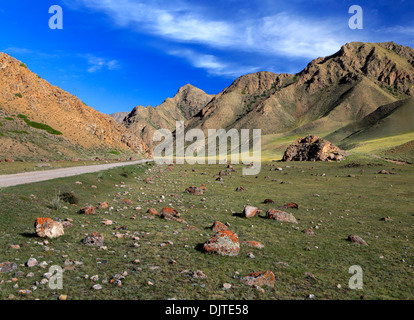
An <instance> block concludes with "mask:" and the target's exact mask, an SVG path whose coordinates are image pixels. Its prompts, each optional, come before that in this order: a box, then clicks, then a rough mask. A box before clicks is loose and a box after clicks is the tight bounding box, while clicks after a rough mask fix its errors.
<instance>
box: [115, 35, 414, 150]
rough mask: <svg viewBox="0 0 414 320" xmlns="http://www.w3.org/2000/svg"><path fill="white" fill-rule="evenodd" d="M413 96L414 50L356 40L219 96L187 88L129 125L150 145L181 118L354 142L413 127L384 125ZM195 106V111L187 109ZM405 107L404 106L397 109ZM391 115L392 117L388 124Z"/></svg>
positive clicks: (245, 80)
mask: <svg viewBox="0 0 414 320" xmlns="http://www.w3.org/2000/svg"><path fill="white" fill-rule="evenodd" d="M183 92H187V98H188V97H189V96H190V97H191V96H192V95H193V94H194V92H197V95H198V97H200V98H199V99H189V101H191V102H192V103H190V104H185V103H183V102H185V101H187V100H186V99H185V98H183V96H184V95H183ZM413 96H414V50H413V49H412V48H410V47H404V46H401V45H397V44H395V43H394V42H385V43H361V42H353V43H347V44H345V45H344V46H342V47H341V49H340V50H339V51H338V52H337V53H335V54H333V55H331V56H328V57H320V58H317V59H315V60H313V61H311V62H310V63H309V64H308V65H307V67H306V68H305V69H304V70H302V71H301V72H299V73H297V74H275V73H272V72H257V73H253V74H247V75H244V76H241V77H240V78H238V79H236V80H235V81H234V82H233V83H232V84H231V85H230V86H229V87H227V88H226V89H224V90H223V91H222V92H220V93H219V94H217V95H215V96H209V95H207V94H205V93H204V92H202V91H201V90H198V89H196V88H194V87H192V86H189V85H187V86H185V87H183V88H181V89H180V91H179V92H178V93H177V95H176V96H175V97H174V98H172V99H167V100H166V101H165V102H164V103H163V104H161V105H160V106H158V107H156V108H152V107H148V108H144V107H136V108H135V109H134V110H133V111H132V112H131V113H130V114H129V116H127V118H125V120H124V122H123V123H124V125H125V126H126V127H127V128H130V129H132V130H133V131H134V132H136V134H138V135H139V136H140V137H141V138H142V139H143V140H144V141H145V142H146V143H147V144H151V143H152V141H151V140H152V133H153V131H154V130H155V129H159V128H167V129H172V128H173V127H174V125H175V120H178V119H179V120H186V130H190V129H193V128H199V129H202V130H203V131H206V130H208V129H219V128H224V129H227V130H229V129H231V128H236V129H243V128H245V129H253V128H254V129H261V130H262V134H263V135H273V134H278V135H285V136H289V135H293V136H295V137H297V136H305V135H307V134H318V135H321V136H325V137H326V136H328V137H329V138H330V139H332V141H333V142H335V143H343V144H348V145H349V143H345V142H349V141H351V140H352V139H355V138H356V137H359V138H360V139H363V138H364V133H368V131H369V132H370V135H369V136H370V137H375V132H378V133H379V134H380V135H384V134H385V135H386V132H389V133H390V134H402V133H407V132H413V127H412V125H411V124H407V125H404V126H398V125H396V126H395V128H394V129H393V130H392V131H389V130H388V131H387V130H380V129H379V127H381V124H383V125H385V124H387V125H388V126H389V125H390V123H394V124H395V123H398V121H399V116H397V114H401V115H402V114H404V115H405V116H407V113H408V114H410V115H412V114H414V109H413V107H412V105H413V103H412V98H413ZM201 97H204V98H201ZM187 102H188V101H187ZM189 105H191V108H190V110H192V112H190V111H187V110H188V108H189ZM401 108H403V109H404V110H405V111H404V112H402V111H399V112H397V111H398V110H400V109H401ZM392 115H394V116H393V118H394V120H393V121H385V118H388V117H391V116H392ZM409 118H410V117H409ZM411 123H412V122H411ZM371 126H375V127H376V128H377V129H369V128H371ZM336 131H337V132H336ZM356 131H358V134H356V133H357V132H356ZM380 132H382V133H380ZM351 138H352V139H351Z"/></svg>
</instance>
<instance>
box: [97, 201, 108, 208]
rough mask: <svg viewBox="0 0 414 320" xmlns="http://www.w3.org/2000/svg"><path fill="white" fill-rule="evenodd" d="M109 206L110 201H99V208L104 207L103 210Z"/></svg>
mask: <svg viewBox="0 0 414 320" xmlns="http://www.w3.org/2000/svg"><path fill="white" fill-rule="evenodd" d="M108 208H109V204H108V202H106V201H105V202H99V203H98V209H102V210H105V209H108Z"/></svg>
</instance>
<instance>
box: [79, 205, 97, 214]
mask: <svg viewBox="0 0 414 320" xmlns="http://www.w3.org/2000/svg"><path fill="white" fill-rule="evenodd" d="M79 212H80V213H82V214H87V215H92V214H95V207H94V206H92V205H89V206H86V207H83V208H82V209H80V211H79Z"/></svg>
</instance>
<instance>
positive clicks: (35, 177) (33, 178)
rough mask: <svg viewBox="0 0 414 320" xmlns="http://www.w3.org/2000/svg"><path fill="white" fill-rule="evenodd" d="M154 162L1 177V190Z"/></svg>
mask: <svg viewBox="0 0 414 320" xmlns="http://www.w3.org/2000/svg"><path fill="white" fill-rule="evenodd" d="M147 161H152V160H148V159H145V160H139V161H129V162H118V163H108V164H99V165H92V166H82V167H72V168H62V169H52V170H45V171H34V172H23V173H16V174H8V175H0V188H6V187H12V186H18V185H20V184H26V183H33V182H39V181H46V180H52V179H57V178H63V177H71V176H77V175H80V174H84V173H92V172H98V171H102V170H108V169H112V168H116V167H122V166H130V165H134V164H139V163H143V162H147Z"/></svg>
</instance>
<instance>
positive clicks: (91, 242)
mask: <svg viewBox="0 0 414 320" xmlns="http://www.w3.org/2000/svg"><path fill="white" fill-rule="evenodd" d="M82 242H83V244H85V245H87V246H97V247H102V246H103V244H104V237H103V236H102V235H101V234H99V233H98V232H94V233H91V234H88V235H87V236H86V237H85V239H83V240H82Z"/></svg>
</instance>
